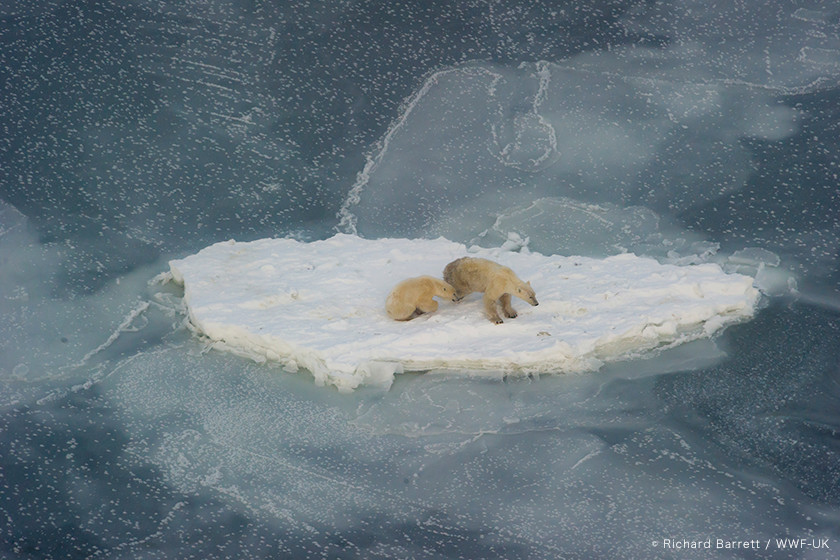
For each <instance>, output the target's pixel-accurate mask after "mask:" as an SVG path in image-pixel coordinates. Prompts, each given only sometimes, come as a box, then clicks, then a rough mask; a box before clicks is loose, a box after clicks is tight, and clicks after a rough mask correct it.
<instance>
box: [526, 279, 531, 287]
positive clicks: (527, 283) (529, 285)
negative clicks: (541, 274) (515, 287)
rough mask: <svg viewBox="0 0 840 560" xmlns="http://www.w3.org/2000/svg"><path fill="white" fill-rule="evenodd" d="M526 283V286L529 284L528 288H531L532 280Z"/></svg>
mask: <svg viewBox="0 0 840 560" xmlns="http://www.w3.org/2000/svg"><path fill="white" fill-rule="evenodd" d="M525 283H526V284H528V287H529V288H530V287H531V281H530V280H528V281H527V282H525Z"/></svg>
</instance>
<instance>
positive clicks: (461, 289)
mask: <svg viewBox="0 0 840 560" xmlns="http://www.w3.org/2000/svg"><path fill="white" fill-rule="evenodd" d="M443 279H444V280H446V281H447V282H448V283H450V284H451V285H452V287H454V288H455V295H456V297H457V299H458V300H460V299H462V298H463V297H464V296H466V295H468V294H471V293H473V292H484V311H485V313H486V314H487V318H488V319H490V320H491V321H492V322H494V323H496V324H499V323H502V322H504V321H503V320H502V318H501V316H500V315H499V307H501V310H502V312H503V313H504V315H505V317H509V318H511V319H512V318H514V317H516V311H515V310H514V309H513V307H512V306H511V304H510V296H511V295H515V296H516V297H518V298H519V299H521V300H523V301H527V302H528V303H530V304H531V305H538V304H539V303H538V302H537V296H536V294H534V290H533V288H531V283H530V282H523V281H522V280H520V279H519V277H518V276H516V274H514V272H513V271H512V270H511V269H509V268H508V267H506V266H502V265H500V264H498V263H495V262H493V261H490V260H487V259H479V258H474V257H462V258H460V259H457V260H454V261H452V262H451V263H449V264H448V265H446V268H444V269H443Z"/></svg>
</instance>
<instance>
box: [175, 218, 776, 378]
mask: <svg viewBox="0 0 840 560" xmlns="http://www.w3.org/2000/svg"><path fill="white" fill-rule="evenodd" d="M468 253H469V254H472V255H474V256H480V257H486V258H491V259H493V260H496V261H497V262H500V263H502V264H504V265H506V266H509V267H511V268H512V269H513V270H514V271H515V272H516V273H517V274H518V275H519V277H520V278H522V279H523V280H526V281H527V280H530V281H531V283H532V285H533V286H534V288H535V290H536V292H537V297H538V299H539V301H540V305H539V306H537V307H531V306H530V305H528V304H526V303H525V302H523V301H520V300H517V299H515V298H514V307H515V308H516V309H517V311H518V312H519V317H517V318H516V319H507V320H506V321H505V323H504V324H501V325H495V324H493V323H491V322H490V321H489V320H487V318H486V317H485V316H484V314H483V307H482V302H481V295H480V294H472V295H470V296H468V297H467V298H465V299H464V301H462V302H460V303H457V304H455V303H451V302H440V308H439V309H438V311H437V312H435V313H431V314H427V315H423V316H421V317H419V318H417V319H414V320H412V321H408V322H398V321H393V320H391V319H390V318H389V317H388V316H387V314H386V313H385V299H386V297H387V295H388V293H389V292H390V290H391V289H392V288H393V286H394V285H396V283H397V282H399V281H401V280H403V279H405V278H408V277H412V276H419V275H422V274H430V275H435V276H441V275H442V273H443V268H444V266H446V264H447V263H449V262H450V261H452V260H454V259H456V258H459V257H462V256H464V255H466V254H468ZM169 264H170V269H171V273H172V278H173V279H174V280H175V281H176V282H178V283H180V284H183V285H184V302H185V304H186V307H187V309H188V312H189V318H190V322H191V323H192V325H193V326H194V328H195V329H196V331H197V332H198V333H200V334H203V335H205V336H206V337H208V338H209V339H210V340H211V341H213V343H212V344H213V345H214V346H216V347H218V348H220V349H223V350H226V351H232V352H236V353H238V354H241V355H244V356H249V357H252V358H253V359H256V360H259V361H263V360H269V361H273V362H279V363H281V364H282V365H284V366H285V367H286V368H287V369H289V370H291V371H297V370H298V369H299V368H303V369H306V370H308V371H310V372H311V373H312V374H313V375H314V377H315V380H316V382H317V383H318V384H320V385H325V384H330V385H334V386H336V387H337V388H338V389H340V390H353V389H355V388H357V387H358V386H360V385H364V384H368V385H377V386H384V387H387V386H390V384H391V382H392V381H393V375H394V374H395V373H402V372H404V371H427V370H432V369H434V370H462V371H468V372H473V373H475V372H487V373H496V374H497V373H498V372H500V371H501V372H504V373H510V374H516V373H518V374H540V373H553V372H557V373H560V372H584V371H594V370H597V369H598V368H599V367H600V366H601V365H602V364H603V363H604V362H608V361H615V360H619V359H624V358H627V357H630V356H636V355H640V354H643V353H645V352H647V351H650V350H653V349H658V348H662V347H665V346H674V345H677V344H680V343H683V342H687V341H689V340H694V339H697V338H702V337H709V336H712V335H713V334H715V333H716V332H718V331H719V330H720V329H722V328H724V327H725V326H727V325H729V324H731V323H733V322H736V321H741V320H744V319H746V318H749V317H751V316H752V315H753V313H754V312H755V308H756V303H757V301H758V299H759V297H760V294H759V291H758V290H757V289H756V288H755V287H754V286H753V278H752V277H750V276H745V275H741V274H726V273H725V272H724V271H723V270H722V269H721V268H720V266H718V265H716V264H711V263H707V264H702V265H693V266H675V265H670V264H660V263H659V262H657V261H655V260H653V259H648V258H642V257H637V256H635V255H631V254H622V255H616V256H612V257H607V258H604V259H593V258H586V257H567V256H556V255H554V256H545V255H542V254H539V253H534V252H521V253H515V252H502V251H499V249H483V248H479V247H471V248H470V249H469V250H468V249H467V248H466V247H465V246H464V245H462V244H460V243H455V242H452V241H449V240H447V239H444V238H439V239H435V240H428V239H378V240H368V239H363V238H360V237H357V236H353V235H346V234H338V235H335V236H334V237H332V238H330V239H326V240H323V241H315V242H312V243H305V242H300V241H296V240H293V239H261V240H258V241H252V242H248V243H238V242H235V241H227V242H223V243H217V244H215V245H212V246H210V247H207V248H206V249H203V250H202V251H200V252H199V253H197V254H195V255H192V256H189V257H187V258H184V259H181V260H174V261H171V262H170V263H169Z"/></svg>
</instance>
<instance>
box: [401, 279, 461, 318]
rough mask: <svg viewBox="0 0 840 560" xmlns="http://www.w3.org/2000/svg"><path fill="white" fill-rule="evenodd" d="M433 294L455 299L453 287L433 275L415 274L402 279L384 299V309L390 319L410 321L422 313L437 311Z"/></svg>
mask: <svg viewBox="0 0 840 560" xmlns="http://www.w3.org/2000/svg"><path fill="white" fill-rule="evenodd" d="M435 296H438V297H441V298H446V299H448V300H449V301H455V288H453V287H452V286H450V285H449V284H447V283H446V282H444V281H443V280H441V279H440V278H435V277H434V276H417V277H416V278H409V279H408V280H403V281H402V282H400V283H399V284H397V285H396V286H394V289H393V290H391V293H390V294H388V299H387V300H385V310H386V311H387V312H388V315H389V316H390V317H391V318H392V319H396V320H397V321H410V320H411V319H414V318H415V317H417V316H418V315H422V314H423V313H431V312H432V311H437V308H438V302H436V301H435V300H434V299H432V298H434V297H435Z"/></svg>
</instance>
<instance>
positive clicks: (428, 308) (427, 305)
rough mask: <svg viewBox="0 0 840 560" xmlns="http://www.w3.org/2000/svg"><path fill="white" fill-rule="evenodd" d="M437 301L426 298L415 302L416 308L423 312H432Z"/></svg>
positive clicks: (435, 308)
mask: <svg viewBox="0 0 840 560" xmlns="http://www.w3.org/2000/svg"><path fill="white" fill-rule="evenodd" d="M437 308H438V302H436V301H435V300H433V299H431V298H430V299H428V300H426V301H421V302H420V303H418V304H417V309H419V310H420V311H421V312H423V313H432V312H433V311H437Z"/></svg>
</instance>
